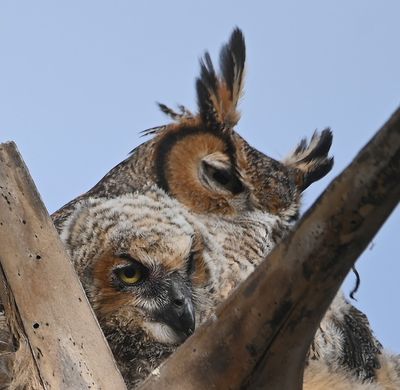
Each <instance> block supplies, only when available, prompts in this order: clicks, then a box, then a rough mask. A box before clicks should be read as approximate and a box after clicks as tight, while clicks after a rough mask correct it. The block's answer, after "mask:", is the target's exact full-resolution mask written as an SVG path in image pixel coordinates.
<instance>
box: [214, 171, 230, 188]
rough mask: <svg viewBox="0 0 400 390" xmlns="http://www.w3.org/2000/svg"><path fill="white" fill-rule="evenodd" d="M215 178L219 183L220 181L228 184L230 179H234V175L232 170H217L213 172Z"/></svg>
mask: <svg viewBox="0 0 400 390" xmlns="http://www.w3.org/2000/svg"><path fill="white" fill-rule="evenodd" d="M213 178H214V180H216V181H217V182H218V183H220V184H222V185H226V184H228V183H229V181H230V180H232V175H231V173H230V172H228V171H225V170H216V171H215V172H214V173H213Z"/></svg>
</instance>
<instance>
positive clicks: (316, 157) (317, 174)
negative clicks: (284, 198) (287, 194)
mask: <svg viewBox="0 0 400 390" xmlns="http://www.w3.org/2000/svg"><path fill="white" fill-rule="evenodd" d="M332 138H333V135H332V132H331V130H330V129H329V128H327V129H325V130H323V131H322V132H321V133H318V132H317V131H315V132H314V134H313V136H312V137H311V140H310V143H308V142H307V140H306V139H302V140H301V141H300V143H299V144H298V145H297V147H296V149H295V150H294V152H293V153H292V154H291V155H290V156H288V157H287V158H286V159H285V160H284V163H285V164H286V165H288V166H291V167H293V168H295V169H296V170H297V173H298V180H297V182H298V187H299V190H300V191H304V190H305V189H306V188H307V187H308V186H309V185H310V184H312V183H314V182H315V181H317V180H319V179H321V178H323V177H324V176H325V175H326V174H327V173H328V172H329V171H330V170H331V169H332V167H333V162H334V160H333V157H328V153H329V150H330V148H331V146H332Z"/></svg>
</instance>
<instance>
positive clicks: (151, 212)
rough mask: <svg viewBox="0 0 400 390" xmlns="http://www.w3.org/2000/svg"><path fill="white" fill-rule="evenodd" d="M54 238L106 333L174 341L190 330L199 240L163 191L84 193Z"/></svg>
mask: <svg viewBox="0 0 400 390" xmlns="http://www.w3.org/2000/svg"><path fill="white" fill-rule="evenodd" d="M61 237H62V239H63V241H64V243H65V245H66V247H67V250H68V252H69V253H70V255H71V258H72V261H73V263H74V265H75V267H76V269H77V272H78V275H79V277H80V279H81V281H82V284H83V286H84V288H85V290H86V292H87V295H88V298H89V301H90V303H91V304H92V306H93V308H94V311H95V313H96V315H97V317H98V319H99V322H100V324H101V325H102V326H103V327H105V328H106V329H108V332H109V333H113V332H114V333H115V332H117V333H118V334H125V335H130V336H131V338H132V337H133V338H136V339H137V340H140V343H143V340H147V342H149V343H151V342H154V343H163V344H179V343H180V342H182V341H183V340H184V339H186V338H187V337H188V336H189V335H190V334H191V333H192V332H193V330H194V327H195V317H196V312H197V311H198V310H199V309H200V307H201V305H202V303H203V301H202V290H201V288H203V287H204V285H206V284H207V282H208V279H209V269H208V266H207V258H205V257H204V256H203V252H204V250H203V249H204V245H205V243H204V240H203V239H202V236H201V235H200V234H198V232H197V231H196V230H195V229H194V228H193V226H192V225H191V224H190V223H189V222H188V221H187V219H186V217H185V212H184V210H183V209H182V208H181V207H179V204H178V203H177V202H176V201H174V200H172V199H170V198H168V196H167V195H166V194H165V193H163V192H162V191H160V190H154V191H149V192H147V193H146V194H143V195H139V194H133V195H132V194H131V195H124V196H121V197H117V198H115V199H110V200H107V199H102V198H100V199H91V198H90V199H88V200H86V201H83V202H82V203H81V204H80V205H79V206H78V207H77V208H76V210H75V212H74V213H73V214H72V215H71V217H70V218H69V219H68V220H67V221H66V223H65V224H64V228H63V230H62V233H61ZM106 333H107V332H106ZM127 348H130V347H129V346H127Z"/></svg>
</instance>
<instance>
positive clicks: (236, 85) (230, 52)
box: [196, 28, 246, 130]
mask: <svg viewBox="0 0 400 390" xmlns="http://www.w3.org/2000/svg"><path fill="white" fill-rule="evenodd" d="M245 60H246V47H245V42H244V37H243V34H242V32H241V31H240V30H239V29H238V28H236V29H235V30H234V31H233V33H232V35H231V38H230V40H229V42H228V43H227V44H226V45H224V46H223V47H222V49H221V52H220V68H221V74H220V75H217V74H216V72H215V69H214V66H213V64H212V61H211V58H210V55H209V54H208V53H206V54H205V55H204V58H203V59H202V60H201V61H200V77H199V78H198V79H197V81H196V89H197V101H198V107H199V113H200V116H201V118H202V120H203V122H204V124H205V125H206V126H208V127H210V128H212V129H216V130H221V129H223V130H226V129H231V128H232V127H233V126H235V125H236V123H237V122H238V120H239V117H240V115H239V113H238V112H237V110H236V107H237V103H238V100H239V98H240V96H241V95H242V90H243V75H244V65H245Z"/></svg>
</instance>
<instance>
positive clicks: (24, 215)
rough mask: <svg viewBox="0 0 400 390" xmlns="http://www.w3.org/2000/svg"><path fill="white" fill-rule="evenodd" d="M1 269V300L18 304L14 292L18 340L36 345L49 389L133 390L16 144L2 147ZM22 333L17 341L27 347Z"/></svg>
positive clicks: (33, 350)
mask: <svg viewBox="0 0 400 390" xmlns="http://www.w3.org/2000/svg"><path fill="white" fill-rule="evenodd" d="M0 261H1V266H2V269H3V272H4V274H3V276H4V278H5V280H3V284H4V286H3V287H4V288H3V292H2V293H1V299H2V301H3V302H8V301H10V298H9V297H8V296H7V294H5V291H6V292H8V293H10V292H11V291H12V293H11V294H10V295H11V296H12V297H11V301H13V300H15V305H16V310H15V311H14V312H13V313H11V317H16V321H13V323H14V324H15V323H16V322H19V323H20V327H19V329H18V332H22V333H25V335H23V338H24V337H25V336H26V338H27V340H28V341H29V347H30V351H31V353H32V355H33V358H34V362H35V363H36V365H37V368H38V372H39V375H40V379H38V380H41V382H42V384H43V386H44V387H45V388H46V389H88V388H91V389H93V388H95V389H100V388H102V389H125V388H126V387H125V384H124V382H123V380H122V377H121V375H120V373H119V371H118V369H117V367H116V365H115V362H114V360H113V357H112V354H111V351H110V349H109V347H108V344H107V342H106V340H105V338H104V336H103V333H102V332H101V330H100V327H99V325H98V323H97V321H96V318H95V317H94V314H93V312H92V310H91V308H90V305H89V303H88V301H87V299H86V295H85V293H84V291H83V289H82V286H81V284H80V282H79V279H78V277H77V275H76V273H75V270H74V268H73V266H72V263H71V262H70V260H69V258H68V256H67V254H66V252H65V250H64V248H63V245H62V243H61V241H60V239H59V237H58V234H57V232H56V230H55V228H54V226H53V223H52V221H51V219H50V217H49V215H48V213H47V211H46V209H45V207H44V205H43V203H42V201H41V199H40V197H39V195H38V193H37V191H36V188H35V185H34V183H33V181H32V179H31V177H30V176H29V173H28V170H27V168H26V166H25V164H24V163H23V161H22V159H21V156H20V155H19V153H18V151H17V149H16V146H15V144H14V143H6V144H1V145H0ZM0 278H1V273H0ZM8 286H9V289H8ZM10 307H11V306H10V305H8V308H9V309H10ZM6 308H7V307H6ZM9 314H10V313H7V316H9ZM18 317H19V318H18ZM12 330H13V329H12ZM18 332H17V333H16V334H14V336H16V337H17V339H18V338H19V340H20V342H22V343H24V342H25V340H24V339H21V338H20V335H19V334H18ZM35 386H36V385H35ZM34 388H35V387H34Z"/></svg>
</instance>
